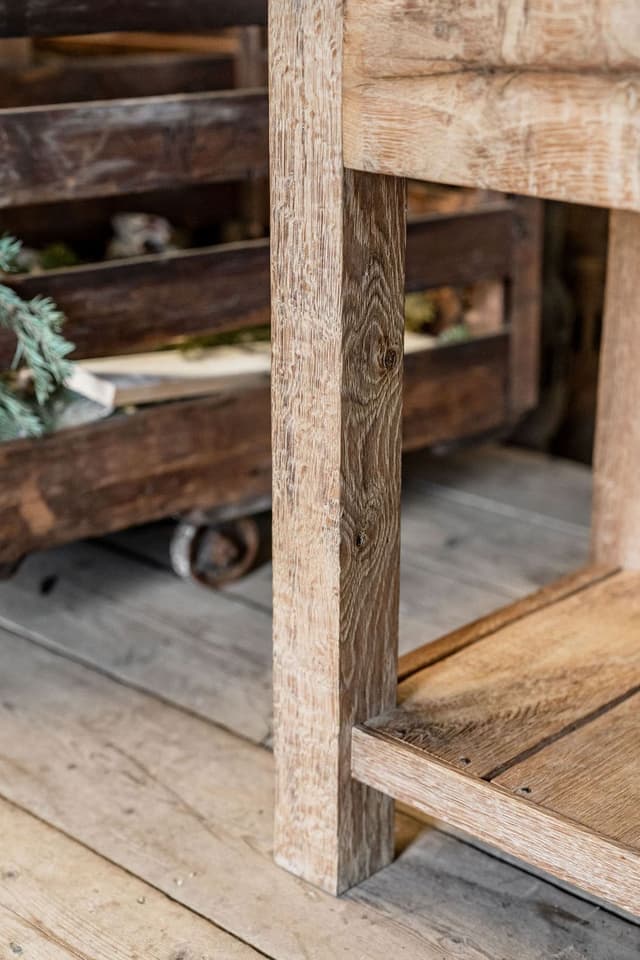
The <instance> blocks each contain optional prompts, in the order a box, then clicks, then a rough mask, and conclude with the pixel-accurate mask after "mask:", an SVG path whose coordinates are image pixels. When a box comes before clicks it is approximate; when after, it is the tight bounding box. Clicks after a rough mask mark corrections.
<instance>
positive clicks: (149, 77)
mask: <svg viewBox="0 0 640 960" xmlns="http://www.w3.org/2000/svg"><path fill="white" fill-rule="evenodd" d="M234 85H235V82H234V58H233V57H231V56H229V55H225V54H201V55H200V54H180V53H168V54H166V53H164V54H147V55H144V56H142V55H139V54H136V55H128V56H112V57H108V56H106V57H105V56H102V57H56V56H52V57H46V56H45V57H43V58H42V59H38V60H36V62H35V63H32V64H29V65H27V66H18V67H16V66H10V65H7V64H4V65H2V66H0V108H2V109H6V108H9V107H32V106H38V105H39V104H50V103H79V102H81V101H86V100H109V99H117V98H118V97H152V96H165V95H170V94H175V93H199V92H201V91H205V90H226V89H230V88H231V87H233V86H234Z"/></svg>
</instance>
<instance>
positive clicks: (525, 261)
mask: <svg viewBox="0 0 640 960" xmlns="http://www.w3.org/2000/svg"><path fill="white" fill-rule="evenodd" d="M514 213H515V216H514V218H513V221H512V237H513V241H512V242H513V271H512V274H511V282H510V284H509V287H508V292H509V301H508V308H507V311H508V316H509V321H510V333H511V339H510V344H509V359H510V365H509V404H510V409H511V416H512V417H513V419H514V420H517V419H518V418H519V417H521V416H522V415H523V414H524V413H526V412H527V411H528V410H532V409H533V408H534V407H535V406H536V404H537V403H538V393H539V382H540V344H541V342H542V333H541V323H542V239H543V222H544V208H543V205H542V204H541V203H540V201H538V200H534V199H532V198H531V197H518V198H516V200H515V210H514Z"/></svg>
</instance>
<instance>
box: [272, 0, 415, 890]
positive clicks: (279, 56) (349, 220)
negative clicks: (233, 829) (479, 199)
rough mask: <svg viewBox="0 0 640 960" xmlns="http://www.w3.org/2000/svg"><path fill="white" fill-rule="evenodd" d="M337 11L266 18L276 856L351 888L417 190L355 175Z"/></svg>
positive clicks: (394, 618)
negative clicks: (355, 739)
mask: <svg viewBox="0 0 640 960" xmlns="http://www.w3.org/2000/svg"><path fill="white" fill-rule="evenodd" d="M341 11H342V4H341V3H340V2H339V0H278V3H274V4H272V6H271V10H270V100H271V104H270V108H271V165H272V166H271V190H272V203H271V206H272V231H271V236H272V245H271V249H272V338H273V371H272V390H273V461H274V476H273V520H274V541H273V555H274V700H275V752H276V824H275V855H276V859H277V861H278V862H279V863H280V864H281V865H283V866H285V867H287V868H288V869H289V870H291V871H293V872H294V873H297V874H298V875H300V876H303V877H305V878H306V879H307V880H309V881H311V882H313V883H315V884H317V885H319V886H321V887H323V888H324V889H326V890H329V891H330V892H332V893H340V892H342V891H343V890H345V889H347V888H348V887H349V886H351V885H352V884H354V883H357V882H358V881H360V880H361V879H363V878H364V877H366V876H368V875H369V874H370V873H372V872H373V871H375V870H376V869H378V868H379V867H381V866H383V865H384V864H386V863H388V862H389V860H390V859H391V856H392V851H393V808H392V803H391V801H390V800H389V799H388V798H387V797H384V796H383V795H381V794H379V793H377V792H376V791H373V790H371V789H370V788H368V787H365V786H363V785H362V784H359V783H356V782H355V781H353V780H352V779H351V771H350V761H351V729H352V726H353V724H354V723H357V722H358V721H361V720H364V719H365V718H366V717H370V716H373V715H375V714H376V713H379V712H380V711H381V710H384V709H386V708H388V707H390V706H392V705H393V704H394V703H395V691H396V658H397V627H398V580H399V576H398V572H399V512H400V453H401V437H400V428H401V391H402V343H403V287H404V245H405V191H404V184H403V183H402V181H398V180H395V179H392V178H387V177H379V176H372V175H368V174H360V173H354V172H352V171H345V170H344V168H343V161H342V100H341V90H342V76H341V67H342V12H341Z"/></svg>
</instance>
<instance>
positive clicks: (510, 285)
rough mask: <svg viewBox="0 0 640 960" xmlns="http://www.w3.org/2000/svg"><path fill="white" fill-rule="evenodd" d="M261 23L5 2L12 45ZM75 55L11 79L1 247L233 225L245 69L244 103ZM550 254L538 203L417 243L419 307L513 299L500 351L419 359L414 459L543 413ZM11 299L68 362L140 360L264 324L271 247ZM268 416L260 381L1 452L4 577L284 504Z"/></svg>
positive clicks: (234, 17)
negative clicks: (274, 499) (166, 524)
mask: <svg viewBox="0 0 640 960" xmlns="http://www.w3.org/2000/svg"><path fill="white" fill-rule="evenodd" d="M265 20H266V9H265V4H264V2H257V0H251V2H250V0H246V2H243V3H240V2H235V3H233V4H231V3H223V2H220V3H218V2H215V3H210V2H204V0H197V2H192V3H189V4H188V5H187V6H186V7H185V6H184V4H182V3H174V2H168V3H163V4H160V5H159V4H157V3H155V2H153V3H152V2H144V0H132V2H130V3H128V4H120V3H117V4H116V3H112V4H111V3H110V4H104V3H101V4H96V3H92V2H87V3H85V4H78V3H77V2H74V3H70V2H69V3H65V2H63V3H60V2H55V3H54V2H53V0H51V2H40V3H38V4H37V5H34V4H27V5H25V4H23V3H18V2H15V3H14V2H4V3H2V2H0V35H1V36H5V37H6V36H16V35H21V36H22V35H24V36H32V37H48V36H50V35H52V34H53V33H55V34H60V33H68V34H83V33H86V31H92V32H96V31H102V30H116V31H123V30H149V29H153V30H159V29H162V30H172V29H178V28H179V29H181V30H203V31H204V30H213V29H215V28H218V27H222V26H228V25H232V24H233V25H235V24H245V25H246V24H263V23H264V22H265ZM104 42H105V40H104V38H102V39H101V40H100V43H101V44H104ZM69 44H71V41H69ZM96 44H97V40H96ZM96 44H94V46H95V45H96ZM58 46H59V44H58ZM78 46H79V44H77V43H76V47H78ZM75 52H76V56H75V57H73V58H72V59H66V60H62V61H60V63H58V64H57V65H54V66H51V65H49V66H47V67H46V68H44V67H42V66H41V67H35V66H34V65H33V64H31V65H29V64H27V65H20V64H17V65H13V66H12V65H8V64H5V65H4V66H2V67H0V77H1V79H2V89H3V93H2V95H1V96H2V97H3V98H4V99H1V98H0V103H1V105H2V109H0V143H1V144H2V147H1V149H2V156H3V164H2V168H1V169H0V207H1V208H2V210H1V211H0V223H1V224H2V228H3V229H6V230H10V231H11V232H15V233H16V234H18V235H20V236H25V235H28V234H29V231H33V229H34V224H36V223H39V224H40V227H39V228H38V229H40V230H41V232H42V229H46V230H49V232H50V234H51V235H55V234H54V233H53V231H56V230H57V231H59V230H60V226H59V225H60V224H61V223H64V224H65V225H67V227H68V229H69V230H73V229H80V226H81V225H82V223H84V222H85V221H86V219H87V218H88V217H89V218H90V217H91V216H95V215H96V213H95V211H96V210H98V211H99V210H100V209H102V210H103V211H104V210H109V209H111V205H113V204H116V203H119V202H121V201H122V200H123V198H124V197H126V198H128V202H130V203H131V204H135V203H143V202H144V203H147V204H148V203H151V202H152V203H153V205H154V206H155V208H157V209H160V210H161V211H165V210H167V209H168V210H169V212H170V214H171V211H172V210H173V211H175V210H177V209H179V208H181V207H184V208H186V207H188V208H189V216H190V217H191V218H192V219H193V218H194V217H195V218H196V220H197V217H198V216H204V215H205V214H206V213H208V212H210V210H211V209H212V208H213V207H216V208H220V209H221V210H223V209H225V206H226V207H227V208H229V209H230V206H229V205H230V204H231V203H232V202H234V201H233V197H234V196H235V194H234V191H236V193H237V184H238V183H239V182H245V183H246V182H253V181H255V180H256V179H259V178H260V177H263V176H264V175H265V173H266V171H267V166H268V160H267V127H268V118H267V112H268V111H267V94H266V91H265V90H264V89H255V88H247V83H250V82H251V76H250V71H248V72H247V71H246V70H245V72H244V73H243V75H242V76H241V77H240V81H241V83H242V82H243V81H244V85H243V86H242V87H241V88H240V89H237V88H236V89H233V83H234V69H235V68H234V64H233V62H231V61H230V58H229V56H224V55H222V54H221V55H219V56H217V57H216V56H212V55H211V54H204V53H200V54H198V55H196V56H192V57H189V56H186V55H185V56H183V57H179V58H176V57H174V58H173V59H171V61H168V60H167V59H166V58H165V59H164V61H163V59H162V58H161V57H160V58H159V57H157V56H156V57H154V58H152V59H151V60H149V59H147V60H145V61H143V60H141V59H140V57H135V56H129V57H124V58H123V57H122V56H118V57H115V56H112V57H111V58H110V57H109V56H108V55H106V54H105V55H104V56H101V57H100V58H99V61H96V60H95V59H92V58H88V57H84V58H83V57H78V56H77V53H78V50H77V49H76V51H75ZM163 63H164V67H163ZM220 87H223V88H225V89H220ZM185 91H186V92H185ZM177 187H180V188H181V190H180V191H179V192H177V191H176V188H177ZM136 197H141V198H143V199H141V200H139V201H137V200H136ZM150 197H151V198H152V201H151V200H150V199H149V198H150ZM101 205H102V206H101ZM43 224H44V228H43V227H42V225H43ZM539 246H540V208H539V205H538V204H537V202H536V201H526V200H525V201H521V200H511V199H509V198H507V197H502V198H498V199H496V200H492V201H491V202H488V203H486V204H483V205H481V206H479V207H478V208H476V209H472V210H464V211H460V212H458V213H452V214H448V215H427V216H423V217H419V218H417V219H416V220H415V221H414V222H412V223H411V224H410V225H409V235H408V259H407V288H408V289H409V290H420V289H423V288H427V287H433V286H438V285H441V284H469V283H474V282H476V281H479V280H490V279H495V280H498V281H500V282H501V283H503V284H504V285H505V289H506V290H507V294H508V297H507V301H508V307H507V321H508V322H507V324H506V325H505V327H504V329H502V330H500V331H499V332H496V333H495V334H493V335H491V336H488V337H484V338H481V339H478V340H475V341H470V342H467V343H461V344H452V345H450V346H446V347H442V348H439V349H437V350H430V351H425V352H424V353H419V354H415V355H413V356H411V357H410V358H408V359H407V365H406V374H405V412H404V442H405V447H406V448H415V447H419V446H424V445H431V444H436V443H442V442H447V441H451V440H454V439H459V438H462V437H468V436H473V435H478V434H482V433H486V432H487V431H493V430H499V429H504V428H505V427H507V426H508V425H509V424H511V423H513V422H514V420H516V419H517V418H518V417H519V416H520V415H521V414H522V413H523V411H525V410H526V409H528V408H529V407H531V406H532V405H533V403H534V402H535V397H536V380H537V363H536V356H535V350H534V345H535V342H536V322H537V314H538V309H539V292H540V288H539V259H538V253H539ZM12 282H13V283H14V286H15V287H16V289H17V290H19V292H21V293H22V294H23V295H24V296H32V295H35V294H39V293H42V294H48V295H50V296H52V297H53V298H54V299H55V300H56V301H57V303H58V304H59V305H60V307H61V308H62V310H63V311H64V312H65V313H66V315H67V318H68V322H67V326H66V328H65V333H66V335H67V336H68V338H69V339H70V340H72V341H73V342H74V343H75V344H76V347H77V349H76V352H75V354H74V358H75V359H80V358H83V357H91V356H96V355H105V354H113V353H132V352H136V351H139V350H141V349H142V350H145V349H149V348H153V347H155V346H157V345H160V344H163V343H167V342H171V341H179V340H180V339H181V338H184V337H185V336H190V335H195V334H204V333H207V334H210V333H215V332H219V331H223V330H238V329H242V328H245V327H253V326H255V325H257V324H262V323H266V322H268V321H269V241H268V239H256V240H249V241H242V242H237V243H230V244H218V245H214V246H206V247H201V248H199V249H194V250H185V251H180V252H177V253H171V254H162V255H155V256H149V257H144V258H138V259H132V260H121V261H113V262H105V263H97V264H94V265H91V264H89V265H85V266H79V267H73V268H68V269H61V270H55V271H49V272H47V273H46V274H41V275H38V276H25V277H22V278H19V277H16V278H14V280H13V281H12ZM13 346H14V345H13V343H12V340H11V338H10V337H9V336H8V335H7V334H6V333H2V334H0V365H2V366H4V367H6V365H7V364H8V363H9V362H10V360H11V356H12V353H13ZM269 418H270V412H269V383H268V379H267V378H266V377H257V378H255V379H254V380H253V381H251V382H243V383H242V385H240V386H238V387H237V388H234V389H227V390H225V391H224V392H222V393H219V394H216V395H211V396H207V397H202V398H199V399H197V400H189V401H183V402H174V403H166V404H162V405H157V406H154V407H147V408H145V409H140V410H138V411H137V412H136V413H135V414H133V415H117V416H114V417H111V418H110V419H108V420H105V421H103V422H100V423H97V424H92V425H88V426H83V427H78V428H74V429H72V430H66V431H63V432H60V433H57V434H53V435H50V436H48V437H45V438H43V439H38V440H22V441H18V442H15V443H8V444H4V445H2V447H1V448H0V565H4V567H5V569H9V568H11V566H12V565H14V564H15V563H16V562H17V561H18V560H19V559H20V558H21V557H22V556H23V555H25V554H27V553H29V552H31V551H33V550H37V549H40V548H44V547H48V546H51V545H54V544H59V543H62V542H65V541H67V540H71V539H75V538H79V537H85V536H92V535H97V534H102V533H106V532H108V531H112V530H116V529H119V528H122V527H125V526H128V525H131V524H135V523H141V522H145V521H149V520H152V519H154V518H157V517H161V516H166V515H168V514H181V513H183V512H186V511H191V510H194V509H198V510H202V509H208V508H211V507H213V506H214V505H215V506H233V507H238V509H241V508H242V505H243V504H246V503H248V502H251V501H255V500H256V499H261V500H262V501H264V499H265V498H268V497H269V495H270V486H271V451H270V427H269Z"/></svg>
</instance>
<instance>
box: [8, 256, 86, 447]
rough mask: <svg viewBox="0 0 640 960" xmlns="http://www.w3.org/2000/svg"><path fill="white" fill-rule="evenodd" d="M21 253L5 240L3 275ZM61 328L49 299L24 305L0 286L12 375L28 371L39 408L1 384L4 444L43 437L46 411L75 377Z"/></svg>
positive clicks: (60, 317)
mask: <svg viewBox="0 0 640 960" xmlns="http://www.w3.org/2000/svg"><path fill="white" fill-rule="evenodd" d="M20 249H21V244H20V242H19V241H18V240H15V239H14V238H13V237H1V238H0V269H2V270H4V271H5V272H10V271H11V270H12V269H13V266H14V263H15V258H16V257H17V255H18V254H19V252H20ZM63 322H64V315H63V314H62V313H61V312H60V310H58V308H57V306H56V305H55V303H54V302H53V301H52V300H50V299H49V297H34V299H33V300H23V299H22V298H21V297H20V296H18V294H17V293H16V292H15V291H14V290H12V289H11V288H10V287H6V286H4V285H3V284H0V326H3V327H5V328H7V329H9V330H11V331H12V332H13V333H14V334H15V337H16V340H17V347H16V352H15V355H14V358H13V363H12V369H13V370H17V369H18V368H22V367H26V368H28V370H29V371H30V373H31V377H32V381H33V391H34V393H35V403H32V404H30V403H29V402H28V401H26V400H24V399H22V398H21V397H19V396H18V395H16V393H15V392H14V391H13V390H12V389H11V388H10V386H9V385H7V383H2V382H0V440H1V439H13V438H16V437H24V436H38V435H40V434H41V433H42V432H43V429H44V427H43V420H42V413H43V410H42V408H43V407H44V405H45V404H46V402H47V400H48V399H49V398H50V396H51V395H52V394H53V393H54V391H55V390H56V389H57V388H58V387H59V386H60V385H61V384H63V383H64V381H65V380H66V379H67V377H68V376H69V374H70V373H71V363H70V362H69V361H68V360H67V357H68V355H69V354H70V353H71V351H72V350H73V349H74V347H73V344H71V343H69V342H68V341H67V340H65V339H64V337H63V336H62V335H61V333H60V331H61V329H62V324H63Z"/></svg>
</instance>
